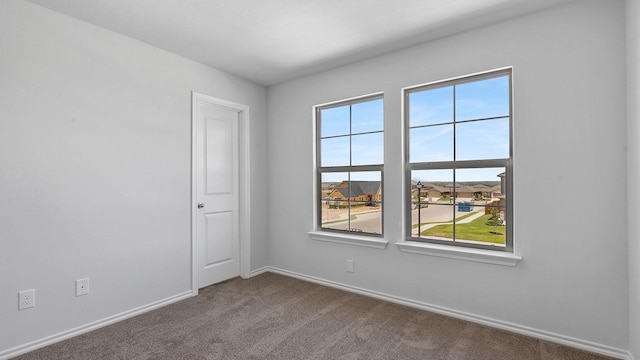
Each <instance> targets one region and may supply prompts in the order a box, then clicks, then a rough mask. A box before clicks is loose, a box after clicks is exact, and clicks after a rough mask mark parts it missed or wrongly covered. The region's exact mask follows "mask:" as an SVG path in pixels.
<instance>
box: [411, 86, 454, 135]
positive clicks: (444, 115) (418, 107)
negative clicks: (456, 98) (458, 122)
mask: <svg viewBox="0 0 640 360" xmlns="http://www.w3.org/2000/svg"><path fill="white" fill-rule="evenodd" d="M409 107H410V109H409V126H410V127H414V126H420V125H430V124H441V123H448V122H453V86H447V87H442V88H435V89H430V90H424V91H416V92H411V93H409Z"/></svg>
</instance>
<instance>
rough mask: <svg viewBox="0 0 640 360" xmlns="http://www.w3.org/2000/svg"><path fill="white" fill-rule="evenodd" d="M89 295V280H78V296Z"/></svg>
mask: <svg viewBox="0 0 640 360" xmlns="http://www.w3.org/2000/svg"><path fill="white" fill-rule="evenodd" d="M88 293H89V278H85V279H78V280H76V296H82V295H87V294H88Z"/></svg>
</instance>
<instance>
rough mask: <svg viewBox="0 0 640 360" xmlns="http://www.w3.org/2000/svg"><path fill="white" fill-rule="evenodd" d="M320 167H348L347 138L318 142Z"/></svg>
mask: <svg viewBox="0 0 640 360" xmlns="http://www.w3.org/2000/svg"><path fill="white" fill-rule="evenodd" d="M320 149H321V154H320V164H321V166H348V165H349V162H350V158H349V155H350V154H349V136H342V137H337V138H329V139H322V140H320Z"/></svg>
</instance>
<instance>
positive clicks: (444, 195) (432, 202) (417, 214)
mask: <svg viewBox="0 0 640 360" xmlns="http://www.w3.org/2000/svg"><path fill="white" fill-rule="evenodd" d="M452 194H453V170H450V169H446V170H414V171H412V172H411V236H413V237H424V236H425V235H428V234H429V229H431V228H432V227H434V226H438V225H440V224H452V221H453V216H454V209H455V208H454V206H453V205H454V204H453V197H452ZM418 219H420V221H419V222H418ZM450 239H453V237H451V238H450Z"/></svg>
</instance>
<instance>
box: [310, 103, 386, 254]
mask: <svg viewBox="0 0 640 360" xmlns="http://www.w3.org/2000/svg"><path fill="white" fill-rule="evenodd" d="M372 100H382V104H383V118H382V130H380V131H372V132H364V133H356V134H354V133H352V131H351V129H350V130H349V134H348V136H349V137H350V138H351V137H353V136H354V135H362V134H371V133H381V134H382V136H383V138H382V141H383V143H382V145H383V154H382V163H381V164H370V165H340V166H324V167H323V166H322V162H321V160H322V146H321V143H322V142H321V140H322V137H321V135H322V133H321V122H322V118H321V111H322V110H326V109H331V108H337V107H342V106H346V105H349V106H353V105H355V104H359V103H364V102H368V101H372ZM313 114H314V118H313V120H314V129H315V134H314V140H315V146H314V149H315V173H316V174H315V175H316V176H315V178H316V181H315V189H314V194H315V206H314V208H315V213H316V214H315V215H316V216H315V229H316V231H315V232H313V233H314V235H315V236H314V238H316V239H317V240H327V239H325V238H323V237H322V236H320V235H319V234H320V233H325V232H326V233H332V234H335V235H336V236H338V237H339V238H344V237H345V236H346V237H351V236H352V235H353V236H356V237H361V238H364V239H365V240H366V238H371V239H372V240H371V241H370V240H366V242H367V243H369V242H374V243H376V245H374V246H373V247H378V245H377V243H378V242H379V241H378V240H373V239H378V238H383V237H384V208H385V206H384V154H385V153H384V133H385V131H384V126H385V118H384V93H383V92H379V93H373V94H368V95H363V96H358V97H354V98H349V99H344V100H339V101H335V102H331V103H325V104H320V105H316V106H314V107H313ZM352 120H353V119H352V118H351V115H350V119H349V122H350V124H351V121H352ZM350 126H351V125H350ZM351 151H352V149H351V148H350V149H349V158H350V162H351V158H352V153H351ZM336 172H344V173H355V172H379V173H380V192H381V194H380V201H379V203H380V206H381V209H380V234H377V233H369V232H356V231H349V230H340V229H331V228H324V227H322V202H323V201H324V199H323V198H322V175H323V174H325V173H336ZM349 181H351V179H350V177H349ZM349 201H350V200H349ZM337 242H340V241H337ZM384 246H386V242H384Z"/></svg>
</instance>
